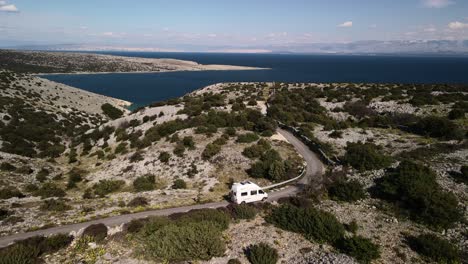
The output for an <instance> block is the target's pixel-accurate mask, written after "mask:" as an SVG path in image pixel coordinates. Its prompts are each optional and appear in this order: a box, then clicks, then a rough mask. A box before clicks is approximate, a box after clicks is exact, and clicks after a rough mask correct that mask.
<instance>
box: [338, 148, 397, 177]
mask: <svg viewBox="0 0 468 264" xmlns="http://www.w3.org/2000/svg"><path fill="white" fill-rule="evenodd" d="M381 152H382V151H381V149H380V148H379V147H377V146H376V145H374V144H370V143H360V142H359V143H352V142H349V143H348V145H347V146H346V154H345V156H344V160H345V161H346V163H348V164H349V165H351V166H353V168H355V169H357V170H359V171H366V170H376V169H382V168H385V167H388V166H389V165H390V164H391V162H392V160H391V158H390V157H388V156H385V155H383V154H381Z"/></svg>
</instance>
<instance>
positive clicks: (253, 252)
mask: <svg viewBox="0 0 468 264" xmlns="http://www.w3.org/2000/svg"><path fill="white" fill-rule="evenodd" d="M247 259H248V260H249V261H250V263H252V264H276V263H277V262H278V259H279V256H278V251H277V250H276V249H274V248H272V247H271V246H270V245H268V244H267V243H263V242H262V243H260V244H256V245H251V246H250V247H249V248H248V249H247Z"/></svg>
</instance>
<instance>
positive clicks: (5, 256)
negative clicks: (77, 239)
mask: <svg viewBox="0 0 468 264" xmlns="http://www.w3.org/2000/svg"><path fill="white" fill-rule="evenodd" d="M72 241H73V236H70V235H66V234H57V235H52V236H50V237H43V236H36V237H31V238H28V239H25V240H21V241H18V242H16V243H15V244H13V245H11V246H8V247H6V248H3V249H0V264H18V263H21V264H36V263H42V262H43V261H42V260H41V259H40V257H41V256H42V255H45V254H50V253H54V252H56V251H58V250H60V249H62V248H65V247H67V246H68V245H70V243H71V242H72Z"/></svg>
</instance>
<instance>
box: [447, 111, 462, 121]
mask: <svg viewBox="0 0 468 264" xmlns="http://www.w3.org/2000/svg"><path fill="white" fill-rule="evenodd" d="M447 117H448V118H449V119H450V120H455V119H460V118H464V117H465V110H463V109H459V108H456V109H452V110H451V111H450V112H449V113H448V116H447Z"/></svg>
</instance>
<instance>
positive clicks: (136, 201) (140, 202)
mask: <svg viewBox="0 0 468 264" xmlns="http://www.w3.org/2000/svg"><path fill="white" fill-rule="evenodd" d="M148 204H149V203H148V199H146V198H145V197H135V198H133V199H132V200H131V201H130V202H128V204H127V206H129V207H138V206H147V205H148Z"/></svg>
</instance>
